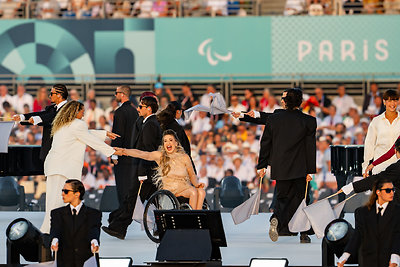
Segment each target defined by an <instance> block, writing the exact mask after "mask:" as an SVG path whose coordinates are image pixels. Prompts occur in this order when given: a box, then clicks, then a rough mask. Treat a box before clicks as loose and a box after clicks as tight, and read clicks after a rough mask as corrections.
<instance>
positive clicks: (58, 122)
mask: <svg viewBox="0 0 400 267" xmlns="http://www.w3.org/2000/svg"><path fill="white" fill-rule="evenodd" d="M82 109H83V104H82V103H81V102H78V101H74V100H73V101H70V102H68V103H67V104H65V105H64V106H63V107H62V108H61V110H60V111H59V112H58V113H57V115H56V117H55V118H54V121H53V123H52V125H53V126H52V128H51V136H53V135H54V134H55V133H56V132H57V131H58V130H60V128H61V127H63V126H66V125H69V124H71V122H73V121H74V120H75V119H76V115H77V114H78V113H79V111H81V110H82Z"/></svg>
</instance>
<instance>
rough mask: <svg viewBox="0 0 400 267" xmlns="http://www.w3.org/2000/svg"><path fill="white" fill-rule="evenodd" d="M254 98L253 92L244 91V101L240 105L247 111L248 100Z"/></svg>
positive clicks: (249, 90)
mask: <svg viewBox="0 0 400 267" xmlns="http://www.w3.org/2000/svg"><path fill="white" fill-rule="evenodd" d="M253 96H254V93H253V90H251V89H245V90H244V99H243V100H242V103H241V104H242V105H243V106H244V107H245V108H246V109H248V108H249V101H250V98H252V97H253Z"/></svg>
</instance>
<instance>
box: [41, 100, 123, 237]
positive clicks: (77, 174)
mask: <svg viewBox="0 0 400 267" xmlns="http://www.w3.org/2000/svg"><path fill="white" fill-rule="evenodd" d="M84 112H85V108H84V105H83V104H82V103H80V102H78V101H71V102H69V103H67V104H65V106H64V107H63V108H62V110H61V111H60V112H59V113H58V114H57V116H56V117H55V119H54V121H53V128H52V132H51V134H52V136H53V143H52V146H51V149H50V151H49V154H48V155H47V157H46V160H45V161H44V173H45V175H46V177H47V182H46V215H45V217H44V220H43V224H42V227H41V228H40V230H41V231H42V232H43V233H49V232H50V212H51V210H53V209H55V208H59V207H62V206H64V202H63V200H62V197H61V190H62V189H63V186H64V184H65V181H66V180H68V179H78V180H81V176H82V167H83V161H84V155H85V149H86V145H88V146H90V147H92V148H93V149H96V150H99V151H100V152H101V153H103V154H104V155H106V156H108V157H109V156H111V155H112V154H118V153H115V152H116V151H115V150H114V149H113V148H112V147H110V146H109V145H107V144H106V143H104V140H105V138H106V137H109V138H111V139H115V138H117V137H119V136H118V135H116V134H114V133H111V132H107V131H104V130H88V126H87V124H86V123H85V122H84V121H83V120H82V117H83V115H84Z"/></svg>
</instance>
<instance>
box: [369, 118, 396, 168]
mask: <svg viewBox="0 0 400 267" xmlns="http://www.w3.org/2000/svg"><path fill="white" fill-rule="evenodd" d="M385 114H386V112H384V113H382V114H381V115H379V116H377V117H375V118H374V119H373V120H372V121H371V123H370V124H369V127H368V132H367V136H366V137H365V143H364V162H363V164H362V168H363V172H364V171H365V169H366V168H367V167H368V165H369V161H370V160H371V159H374V160H376V159H378V158H379V157H380V156H382V155H383V154H385V153H386V152H387V151H388V150H389V149H390V148H391V147H392V146H393V144H394V143H395V142H396V140H397V138H398V137H399V134H400V116H399V115H400V113H399V112H397V118H396V119H394V121H393V122H392V123H391V124H390V122H389V120H388V119H387V118H386V117H385ZM396 161H397V158H396V155H394V156H393V157H391V158H390V159H389V160H387V161H385V162H382V163H381V164H379V165H378V166H375V167H374V168H373V169H372V173H373V174H376V173H379V172H381V171H383V170H385V169H386V168H387V167H388V166H389V165H390V164H392V163H395V162H396Z"/></svg>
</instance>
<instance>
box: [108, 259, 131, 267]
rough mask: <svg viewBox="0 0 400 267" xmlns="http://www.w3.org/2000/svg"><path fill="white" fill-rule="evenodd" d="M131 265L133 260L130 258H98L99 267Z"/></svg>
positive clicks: (126, 266)
mask: <svg viewBox="0 0 400 267" xmlns="http://www.w3.org/2000/svg"><path fill="white" fill-rule="evenodd" d="M132 264H133V260H132V258H130V257H120V258H118V257H107V258H103V257H101V258H100V266H101V267H115V266H118V267H131V266H132Z"/></svg>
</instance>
